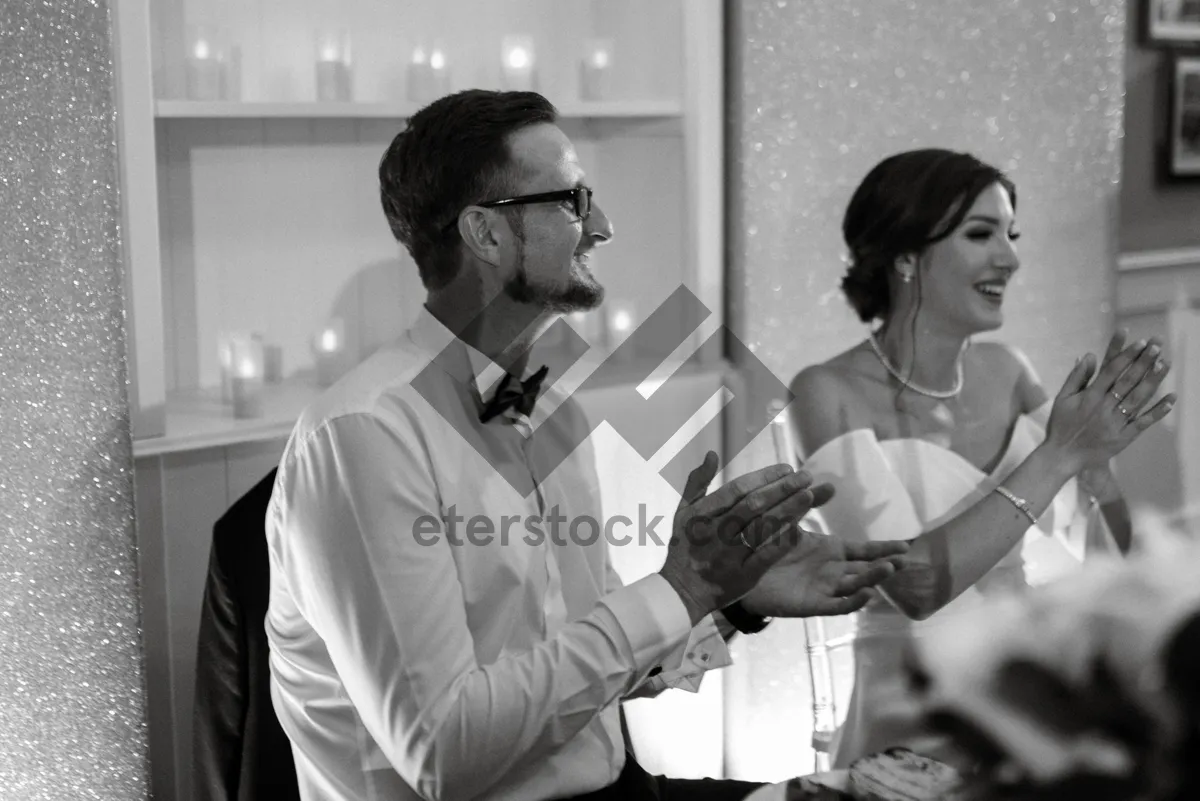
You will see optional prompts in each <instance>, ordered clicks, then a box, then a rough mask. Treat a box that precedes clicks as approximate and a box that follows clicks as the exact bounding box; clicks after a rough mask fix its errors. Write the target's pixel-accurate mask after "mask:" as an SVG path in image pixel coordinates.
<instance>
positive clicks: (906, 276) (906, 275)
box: [900, 270, 913, 284]
mask: <svg viewBox="0 0 1200 801" xmlns="http://www.w3.org/2000/svg"><path fill="white" fill-rule="evenodd" d="M912 279H913V274H912V273H910V272H908V271H907V270H905V271H904V272H901V273H900V280H901V281H903V282H904V283H906V284H911V283H912Z"/></svg>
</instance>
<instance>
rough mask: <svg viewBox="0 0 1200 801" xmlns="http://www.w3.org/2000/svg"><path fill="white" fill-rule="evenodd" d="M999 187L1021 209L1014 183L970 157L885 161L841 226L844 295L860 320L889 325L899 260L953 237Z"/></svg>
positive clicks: (944, 154)
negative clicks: (984, 195)
mask: <svg viewBox="0 0 1200 801" xmlns="http://www.w3.org/2000/svg"><path fill="white" fill-rule="evenodd" d="M994 183H1000V184H1001V185H1002V186H1004V188H1005V189H1007V190H1008V194H1009V197H1010V198H1011V200H1012V204H1013V208H1016V205H1017V190H1016V187H1014V186H1013V183H1012V181H1010V180H1009V179H1008V178H1007V177H1006V176H1005V175H1004V173H1002V172H1001V171H1000V170H998V169H996V168H995V167H993V166H991V165H989V164H985V163H983V162H982V161H980V160H979V159H977V158H975V157H974V156H972V155H970V154H969V153H957V152H954V151H950V150H940V149H933V148H931V149H925V150H910V151H908V152H905V153H899V154H897V155H894V156H890V157H888V158H886V159H884V160H883V161H881V162H880V163H879V164H877V165H876V166H875V167H874V168H873V169H872V170H871V171H870V172H869V173H868V174H867V177H866V178H864V179H863V181H862V183H861V184H859V186H858V188H857V189H856V190H855V191H854V196H853V197H852V198H851V199H850V205H849V206H848V207H847V208H846V216H845V218H844V219H843V221H842V237H843V238H844V239H845V241H846V246H847V247H848V248H849V251H850V253H849V255H850V266H849V268H848V269H847V270H846V275H845V276H844V277H843V278H842V291H843V292H844V293H845V294H846V299H847V300H848V301H849V302H850V305H851V306H852V307H853V308H854V310H855V312H857V313H858V316H859V319H861V320H862V321H863V322H864V323H869V322H871V321H872V320H875V319H877V318H878V319H881V320H886V319H887V317H888V315H889V314H890V313H891V293H890V292H889V286H890V284H889V280H890V279H889V274H890V273H891V272H892V271H893V269H894V266H895V263H896V259H897V258H899V257H900V256H903V255H905V254H914V255H917V254H920V253H921V252H923V251H924V250H925V249H926V248H927V247H929V246H930V245H932V244H934V243H935V242H937V241H939V240H941V239H943V238H945V237H946V236H949V235H950V233H951V232H952V231H954V229H956V228H957V227H958V226H959V225H960V224H961V223H962V221H963V218H964V217H966V215H967V212H968V211H970V209H971V205H972V204H973V203H974V202H975V199H976V198H978V197H979V195H980V193H981V192H983V190H985V189H987V188H988V187H989V186H991V185H992V184H994ZM917 280H918V282H919V281H920V276H919V275H918V277H917ZM918 288H919V284H918Z"/></svg>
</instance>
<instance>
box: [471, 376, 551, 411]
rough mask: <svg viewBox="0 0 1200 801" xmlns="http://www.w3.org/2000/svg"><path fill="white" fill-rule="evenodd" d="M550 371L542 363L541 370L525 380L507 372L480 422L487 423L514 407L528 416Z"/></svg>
mask: <svg viewBox="0 0 1200 801" xmlns="http://www.w3.org/2000/svg"><path fill="white" fill-rule="evenodd" d="M549 371H550V368H549V367H548V366H546V365H542V367H541V369H540V370H538V371H537V372H536V373H534V374H533V375H531V376H529V378H527V379H525V380H524V381H518V380H517V379H516V378H515V377H514V376H513V374H512V373H505V374H504V378H502V379H500V386H498V387H497V388H496V394H495V395H493V396H492V399H491V401H489V402H488V405H487V407H486V408H485V409H484V410H483V412H482V413H481V414H480V415H479V422H481V423H486V422H487V421H489V420H491V419H492V418H493V417H498V416H500V415H502V414H504V410H505V409H508V408H514V409H516V410H517V411H519V412H520V413H521V414H523V415H525V416H526V417H528V416H529V414H530V413H531V412H533V405H534V404H535V403H537V396H538V392H540V391H541V389H542V381H543V380H544V379H545V378H546V373H547V372H549Z"/></svg>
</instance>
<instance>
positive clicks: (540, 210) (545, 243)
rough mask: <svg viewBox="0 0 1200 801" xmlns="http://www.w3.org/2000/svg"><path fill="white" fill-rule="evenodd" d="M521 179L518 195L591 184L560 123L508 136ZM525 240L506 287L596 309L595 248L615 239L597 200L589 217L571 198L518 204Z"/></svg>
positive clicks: (544, 300)
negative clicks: (581, 214) (584, 216)
mask: <svg viewBox="0 0 1200 801" xmlns="http://www.w3.org/2000/svg"><path fill="white" fill-rule="evenodd" d="M509 148H510V151H511V153H512V158H513V162H514V163H515V164H516V165H517V166H518V168H519V175H520V177H519V179H518V181H519V183H518V186H517V189H516V191H515V192H514V193H513V194H517V195H531V194H535V193H539V192H553V191H556V190H560V189H571V188H573V187H576V186H581V185H586V176H585V175H584V172H583V168H582V167H580V165H579V158H578V156H577V155H576V153H575V148H574V146H573V145H572V144H571V141H570V140H569V139H568V138H567V136H566V134H564V133H563V132H562V130H561V129H559V127H558V126H557V125H551V124H548V123H546V124H540V125H532V126H529V127H526V128H523V129H521V130H520V131H518V132H517V133H515V134H513V135H512V137H510V139H509ZM519 208H520V209H521V210H522V212H521V213H522V214H523V220H524V230H525V232H524V238H523V241H520V242H518V252H517V254H516V259H515V266H514V272H513V275H512V277H511V278H510V279H509V280H508V282H507V283H506V285H505V291H506V292H507V293H508V295H509V296H510V297H512V298H513V299H514V300H519V301H521V302H523V303H530V304H535V305H538V306H542V307H543V308H546V309H549V310H551V311H556V312H564V313H565V312H572V311H581V310H586V309H594V308H596V307H597V306H599V305H600V303H601V302H602V301H603V300H604V287H603V286H602V285H601V284H600V282H598V281H597V280H596V278H595V276H593V275H592V271H591V268H590V265H589V263H588V260H589V254H590V251H591V250H592V249H593V248H595V247H596V246H597V245H601V244H604V243H605V242H607V241H608V240H609V239H611V238H612V233H613V231H612V224H611V223H610V222H609V220H608V217H606V216H605V214H604V212H603V210H602V209H600V207H599V206H598V205H597V204H596V203H595V202H594V201H593V203H592V207H591V213H590V214H589V215H588V218H587V219H586V220H580V219H579V217H578V216H577V215H576V214H575V208H574V205H573V204H572V203H571V201H563V202H560V203H554V202H550V203H534V204H529V205H525V206H520V207H519Z"/></svg>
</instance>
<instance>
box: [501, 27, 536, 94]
mask: <svg viewBox="0 0 1200 801" xmlns="http://www.w3.org/2000/svg"><path fill="white" fill-rule="evenodd" d="M500 70H501V74H502V76H503V78H504V88H505V89H507V90H509V91H521V92H530V91H537V79H536V72H535V71H536V61H535V57H534V52H533V39H531V38H530V37H528V36H506V37H504V42H503V44H502V45H501V48H500Z"/></svg>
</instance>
